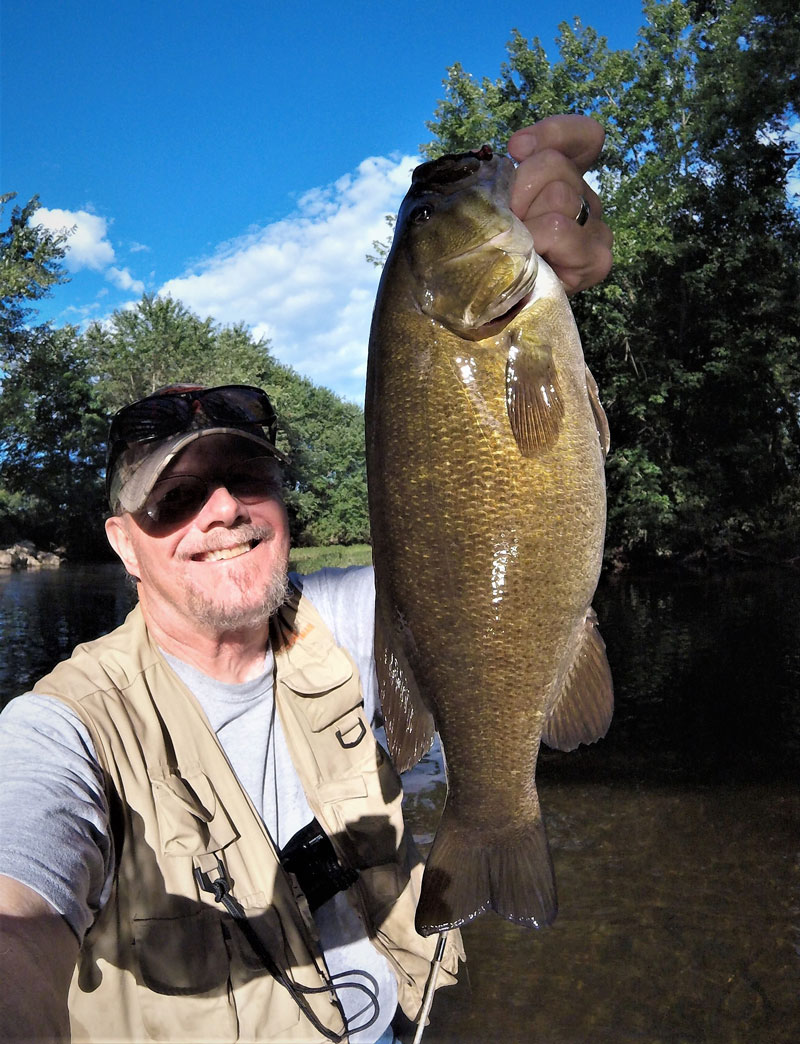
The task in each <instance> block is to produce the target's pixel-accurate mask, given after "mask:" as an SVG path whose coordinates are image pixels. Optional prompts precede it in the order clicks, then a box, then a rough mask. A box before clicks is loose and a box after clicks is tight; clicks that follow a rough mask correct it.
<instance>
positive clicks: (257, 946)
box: [194, 857, 380, 1044]
mask: <svg viewBox="0 0 800 1044" xmlns="http://www.w3.org/2000/svg"><path fill="white" fill-rule="evenodd" d="M217 871H218V873H219V877H217V878H215V879H214V880H213V881H212V880H211V878H210V877H209V876H208V874H207V873H205V872H204V871H203V870H201V869H200V867H199V866H196V867H195V868H194V876H195V880H196V881H197V884H198V886H199V887H200V888H202V890H203V891H204V892H210V893H211V894H212V895H213V896H214V902H216V903H221V904H222V905H223V906H224V907H225V909H226V910H227V911H228V913H229V914H230V915H231V917H233V919H234V921H235V922H236V924H238V925H239V927H240V928H241V930H242V934H243V935H244V937H245V938H246V939H247V941H248V943H249V944H250V947H251V948H252V950H253V952H254V953H255V954H256V956H257V957H258V958H259V959H260V960H261V962H262V964H263V965H264V967H265V968H266V969H267V971H268V972H269V973H270V975H271V976H272V977H273V978H274V979H275V981H276V982H279V983H280V984H281V986H283V987H284V989H286V990H288V992H289V994H290V995H291V997H292V999H293V1000H294V1002H295V1004H297V1006H298V1007H299V1008H300V1010H301V1011H302V1012H303V1014H304V1015H305V1016H306V1018H307V1019H308V1021H309V1022H310V1023H311V1024H312V1026H314V1028H315V1029H316V1030H318V1031H319V1032H320V1033H321V1034H322V1035H323V1036H324V1037H325V1038H326V1039H327V1040H330V1041H332V1042H333V1044H340V1042H341V1041H343V1040H345V1039H346V1038H347V1036H348V1035H350V1034H352V1033H360V1032H362V1031H363V1030H365V1029H369V1027H370V1026H371V1025H372V1024H373V1023H374V1022H375V1021H376V1020H377V1018H378V1015H379V1014H380V1002H379V1000H378V983H377V982H376V980H375V979H374V978H373V977H372V976H371V975H370V974H369V973H368V972H365V971H364V972H358V971H346V972H337V974H336V975H332V976H331V986H330V987H328V986H303V985H301V984H300V983H299V982H293V981H292V980H291V979H290V978H289V977H288V976H287V975H286V974H285V972H283V971H282V970H281V968H280V967H279V966H278V964H277V963H276V962H275V960H274V958H273V957H272V955H271V954H270V953H269V951H268V950H267V949H266V948H265V947H264V944H263V943H262V941H261V939H260V938H259V937H258V934H257V933H256V931H255V929H254V928H253V926H252V924H251V923H250V921H249V920H248V918H247V914H246V913H245V911H244V909H243V907H242V906H240V905H239V903H238V902H237V900H236V899H235V898H234V896H233V895H231V892H230V881H229V880H228V877H227V874H226V872H225V867H224V866H223V864H222V861H221V860H220V859H219V857H218V858H217ZM358 974H361V975H364V976H365V977H366V978H368V979H369V980H370V982H371V983H372V985H373V987H374V989H372V990H370V989H369V987H368V986H365V985H364V984H363V983H361V982H353V981H350V982H343V983H341V984H340V986H339V988H340V989H354V990H361V992H362V993H365V994H366V996H367V998H368V1004H367V1005H366V1006H365V1007H364V1008H363V1009H362V1010H361V1011H359V1012H358V1013H357V1014H356V1015H355V1016H354V1019H355V1018H357V1017H358V1016H360V1015H361V1014H362V1012H365V1011H366V1010H367V1009H368V1008H369V1007H370V1005H371V1006H372V1007H373V1009H374V1011H373V1015H372V1017H371V1018H370V1019H369V1020H368V1021H367V1022H365V1023H364V1025H363V1026H359V1027H357V1028H356V1029H351V1028H350V1026H349V1023H348V1019H347V1017H346V1015H345V1013H344V1009H343V1007H342V1002H341V1000H340V999H339V996H338V995H337V993H336V989H334V988H332V987H333V981H334V979H340V978H342V977H343V976H345V975H358ZM314 993H332V998H331V999H332V1001H333V1003H334V1004H335V1005H336V1007H337V1009H338V1011H339V1015H340V1017H341V1020H342V1024H343V1025H344V1027H345V1029H344V1032H343V1033H336V1031H335V1030H329V1029H328V1028H327V1027H326V1026H324V1025H323V1024H322V1023H321V1022H320V1020H319V1019H318V1018H317V1015H316V1013H315V1012H314V1010H313V1009H312V1007H311V1005H310V1004H309V1003H308V1001H307V1000H306V996H307V995H310V994H314Z"/></svg>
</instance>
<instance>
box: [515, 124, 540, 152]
mask: <svg viewBox="0 0 800 1044" xmlns="http://www.w3.org/2000/svg"><path fill="white" fill-rule="evenodd" d="M512 140H513V142H514V151H515V152H522V153H523V154H524V155H525V156H530V155H531V153H533V152H535V151H536V146H537V140H536V131H535V130H527V128H526V129H525V130H519V131H517V132H516V133H515V134H513V135H512Z"/></svg>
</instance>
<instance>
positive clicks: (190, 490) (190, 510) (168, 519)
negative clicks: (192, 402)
mask: <svg viewBox="0 0 800 1044" xmlns="http://www.w3.org/2000/svg"><path fill="white" fill-rule="evenodd" d="M222 486H224V488H225V489H226V490H227V491H228V493H229V494H230V495H231V496H232V497H233V498H234V500H238V501H240V502H241V503H243V504H256V503H259V502H260V501H262V500H266V499H268V498H269V497H274V496H280V491H281V478H280V471H279V470H278V468H277V466H276V464H275V458H274V457H251V458H250V459H249V460H244V461H240V462H239V463H238V464H235V465H234V466H233V467H232V468H230V469H229V470H228V471H225V472H222V473H220V474H217V475H209V476H207V477H205V478H204V477H201V476H200V475H168V476H167V477H166V478H160V479H158V481H157V482H156V483H155V485H154V486H153V488H152V490H151V491H150V495H149V496H148V498H147V500H146V501H145V503H144V507H143V508H142V510H141V511H140V512H138V518H139V521H140V522H141V523H143V524H144V525H145V527H146V528H148V529H150V530H153V529H154V528H158V529H169V528H170V527H177V526H179V525H182V524H183V523H184V522H188V521H189V520H190V519H192V518H194V517H195V515H197V514H198V513H199V511H200V509H201V508H202V507H203V505H204V504H205V502H206V501H207V500H208V498H209V497H210V496H211V494H212V493H213V492H214V491H215V490H216V489H219V488H220V487H222Z"/></svg>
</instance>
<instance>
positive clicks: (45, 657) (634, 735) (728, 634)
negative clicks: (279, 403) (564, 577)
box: [0, 566, 800, 1044]
mask: <svg viewBox="0 0 800 1044" xmlns="http://www.w3.org/2000/svg"><path fill="white" fill-rule="evenodd" d="M130 604H131V592H130V590H129V589H128V588H127V586H126V585H125V583H124V581H123V579H122V575H121V572H120V570H119V569H118V568H117V567H116V566H96V567H91V568H88V569H87V568H83V567H82V568H81V569H75V568H69V567H68V568H65V569H62V570H59V571H57V572H49V573H44V572H42V573H36V574H25V573H17V574H10V575H2V576H0V639H1V640H2V643H3V648H4V650H5V653H6V655H5V657H4V659H3V662H2V664H0V703H2V702H5V700H7V699H9V698H10V697H11V696H13V695H14V694H16V693H17V692H20V691H22V690H23V689H24V688H26V687H27V686H28V685H29V684H30V683H31V682H32V681H33V680H35V679H36V678H37V677H39V676H40V675H41V674H42V673H44V672H45V671H46V670H47V669H49V667H50V666H51V665H52V664H53V663H54V662H55V661H56V660H57V659H59V658H60V657H62V656H64V655H66V654H67V653H68V652H69V650H70V649H71V648H72V646H73V645H74V644H76V642H78V641H82V640H86V639H88V638H92V637H95V636H96V635H97V634H99V633H101V631H104V630H108V629H110V628H111V627H113V626H114V625H116V623H118V622H119V621H120V620H121V619H122V618H123V617H124V615H125V612H126V611H127V608H128V607H129V606H130ZM595 605H596V608H597V610H598V615H599V617H600V623H601V628H602V632H603V635H604V637H605V639H606V642H607V645H608V653H609V660H610V662H611V665H612V670H613V672H614V679H615V686H616V713H615V719H614V722H613V724H612V726H611V730H610V732H609V735H608V737H607V738H606V739H605V740H603V741H602V742H601V743H598V744H595V745H594V746H592V747H591V748H581V749H580V750H578V751H575V752H573V753H571V754H560V753H557V752H553V751H544V752H543V754H542V756H541V758H540V765H539V780H540V792H541V796H542V805H543V808H544V813H545V819H546V822H547V828H548V833H549V836H550V840H551V847H552V849H553V859H554V864H555V869H556V878H557V882H558V891H559V905H560V912H559V915H558V919H557V921H556V923H555V925H554V926H553V927H552V928H549V929H544V930H542V931H532V930H528V929H524V928H520V927H518V926H516V925H513V924H509V923H507V922H505V921H501V920H500V919H499V918H497V917H495V916H494V915H487V916H484V917H481V918H479V919H478V920H477V921H476V922H474V923H473V924H471V925H469V926H467V928H466V929H465V930H464V933H463V934H464V943H465V947H466V950H467V956H468V965H467V973H466V974H464V975H463V976H462V981H461V982H459V984H458V985H457V986H455V987H451V988H448V989H445V990H441V991H440V992H439V993H438V995H437V998H436V1001H435V1004H434V1008H433V1015H432V1021H431V1025H430V1027H429V1028H428V1030H426V1033H425V1036H424V1041H425V1044H455V1042H459V1044H471V1042H495V1041H496V1042H501V1044H513V1042H525V1044H589V1042H592V1044H628V1042H631V1044H633V1042H636V1044H701V1042H703V1044H707V1042H711V1044H784V1042H785V1044H797V1041H800V790H799V789H798V764H799V761H800V697H799V696H798V689H799V688H800V685H799V684H798V683H800V584H799V583H798V577H797V574H796V573H782V572H777V571H759V572H752V573H746V574H745V573H737V574H733V575H728V576H724V577H718V578H711V579H709V578H703V577H681V578H675V577H663V576H660V577H654V578H651V579H637V580H629V579H622V580H616V581H615V580H604V582H603V583H602V585H601V589H600V591H599V592H598V597H597V599H596V602H595ZM509 724H510V727H513V722H510V723H509ZM405 782H406V791H407V798H406V808H407V816H408V820H409V823H410V824H411V826H412V828H413V830H414V832H415V835H416V836H417V837H418V839H419V841H420V843H421V845H422V847H423V848H424V847H425V846H426V845H427V844H428V843H429V842H430V840H431V839H432V837H433V833H434V831H435V828H436V822H437V819H438V815H439V811H440V809H441V804H442V800H443V797H444V781H443V777H442V772H441V763H440V761H439V760H438V758H437V757H436V756H435V754H433V755H430V756H428V757H426V759H425V760H424V761H423V762H422V763H421V764H420V765H419V766H418V767H417V768H416V769H415V770H414V771H413V772H411V773H409V774H408V775H407V777H406V780H405Z"/></svg>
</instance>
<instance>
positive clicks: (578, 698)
mask: <svg viewBox="0 0 800 1044" xmlns="http://www.w3.org/2000/svg"><path fill="white" fill-rule="evenodd" d="M613 713H614V687H613V684H612V681H611V669H610V668H609V666H608V660H607V659H606V646H605V642H604V641H603V639H602V638H601V636H600V631H599V630H598V629H597V614H596V613H595V611H594V609H589V611H588V613H587V614H586V619H585V620H584V623H583V628H582V630H581V634H580V636H579V639H578V647H577V650H576V652H575V658H574V660H573V661H572V666H571V667H570V669H569V671H568V672H567V676H566V679H565V681H564V687H563V689H562V690H561V693H560V694H559V696H558V699H557V700H556V702H555V705H554V707H553V709H552V711H551V713H550V718H549V719H548V722H547V724H546V726H545V729H544V732H543V733H542V740H543V741H544V742H545V743H546V744H547V746H548V747H554V748H555V749H556V750H574V749H575V748H576V747H577V746H578V744H579V743H594V742H595V740H599V739H601V738H602V737H603V736H605V734H606V732H607V731H608V726H609V725H610V724H611V716H612V714H613Z"/></svg>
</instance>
